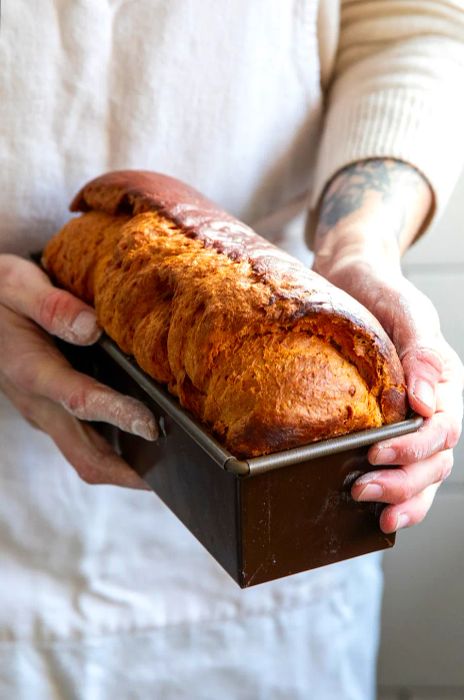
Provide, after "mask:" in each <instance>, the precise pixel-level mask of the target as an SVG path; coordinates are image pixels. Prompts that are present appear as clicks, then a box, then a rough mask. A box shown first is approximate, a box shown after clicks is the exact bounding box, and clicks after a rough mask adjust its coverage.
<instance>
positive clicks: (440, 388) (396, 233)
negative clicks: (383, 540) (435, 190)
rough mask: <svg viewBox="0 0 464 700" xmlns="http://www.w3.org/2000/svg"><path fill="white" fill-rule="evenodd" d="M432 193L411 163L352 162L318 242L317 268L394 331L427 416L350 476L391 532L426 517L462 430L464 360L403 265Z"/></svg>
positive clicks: (325, 206) (323, 217) (414, 400)
mask: <svg viewBox="0 0 464 700" xmlns="http://www.w3.org/2000/svg"><path fill="white" fill-rule="evenodd" d="M431 199H432V198H431V191H430V189H429V187H428V185H427V183H426V181H425V180H424V179H423V178H422V176H421V175H420V174H419V173H418V172H417V171H416V170H414V168H412V167H411V166H409V165H407V164H406V163H402V162H399V161H393V160H382V159H378V160H372V161H364V162H362V161H361V162H359V163H355V164H353V165H352V166H349V167H347V168H346V169H345V170H342V171H341V172H340V173H339V174H338V175H337V177H336V178H335V179H334V180H333V181H332V183H331V184H330V186H329V187H328V189H327V192H326V193H325V195H324V198H323V201H322V204H321V212H320V218H319V222H318V227H317V230H316V237H315V243H314V248H315V263H314V269H315V270H316V272H319V273H320V274H322V275H323V276H324V277H326V278H327V279H329V280H330V281H331V282H332V283H333V284H335V285H337V286H338V287H340V288H342V289H344V290H345V291H346V292H348V293H349V294H351V296H353V297H355V298H356V299H357V300H358V301H359V302H361V304H363V305H364V306H366V307H367V308H368V309H369V310H370V311H371V312H372V313H373V315H374V316H376V317H377V319H378V320H379V321H380V323H381V325H382V326H383V327H384V328H385V330H386V331H387V333H388V334H389V336H390V338H391V339H392V340H393V343H394V344H395V347H396V350H397V352H398V355H399V357H400V360H401V362H402V365H403V369H404V373H405V378H406V386H407V395H408V399H409V404H410V406H411V408H412V409H413V410H414V411H416V412H417V413H418V414H419V415H421V416H423V417H424V418H425V420H424V424H423V426H422V427H421V428H420V429H419V430H418V431H417V432H415V433H411V434H409V435H405V436H403V437H399V438H395V439H392V440H388V441H384V442H380V443H378V444H376V445H373V446H372V447H371V448H370V450H369V452H368V459H369V461H370V463H371V464H372V465H373V466H375V467H376V469H375V470H374V471H371V472H369V473H367V474H365V475H363V476H362V477H360V478H358V479H357V481H356V482H355V483H354V485H353V486H352V491H351V493H352V496H353V498H354V499H355V500H358V501H374V502H382V503H386V504H387V506H386V507H385V508H384V509H383V511H382V514H381V516H380V527H381V528H382V530H383V531H384V532H385V533H391V532H394V531H395V530H397V529H399V528H402V527H407V526H410V525H414V524H416V523H419V522H421V521H422V520H423V519H424V518H425V516H426V514H427V512H428V510H429V508H430V506H431V505H432V501H433V499H434V497H435V494H436V491H437V489H438V487H439V486H440V484H441V483H442V482H443V480H444V479H446V478H447V476H448V475H449V474H450V472H451V468H452V466H453V447H455V445H456V443H457V442H458V440H459V436H460V433H461V423H462V416H463V401H462V390H463V383H464V370H463V366H462V363H461V361H460V359H459V357H458V356H457V354H456V353H455V352H454V350H452V348H451V347H450V346H449V345H448V343H447V342H446V341H445V339H444V338H443V335H442V334H441V331H440V323H439V319H438V315H437V312H436V310H435V308H434V307H433V305H432V303H431V302H430V300H429V299H427V297H425V296H424V294H422V293H421V292H420V291H419V290H418V289H416V288H415V287H414V285H412V284H411V283H410V282H409V281H408V280H407V279H405V277H404V276H403V274H402V272H401V267H400V256H401V253H402V252H404V251H405V250H406V249H407V247H408V245H409V244H410V243H411V241H412V240H413V239H414V237H415V236H416V234H417V231H418V230H419V228H420V226H421V224H422V222H423V221H424V219H425V218H426V216H427V213H428V212H429V211H430V207H431ZM383 467H389V468H383Z"/></svg>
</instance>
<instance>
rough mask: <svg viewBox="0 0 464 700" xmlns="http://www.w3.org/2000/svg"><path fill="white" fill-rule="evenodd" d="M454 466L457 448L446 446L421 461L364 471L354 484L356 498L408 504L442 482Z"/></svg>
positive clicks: (352, 490)
mask: <svg viewBox="0 0 464 700" xmlns="http://www.w3.org/2000/svg"><path fill="white" fill-rule="evenodd" d="M452 468H453V451H452V450H444V451H443V452H439V453H438V454H435V455H433V456H432V457H429V458H428V459H425V460H423V461H421V462H415V463H414V464H409V465H406V466H403V467H397V468H393V469H382V470H378V471H374V472H369V473H368V474H364V475H363V476H361V477H360V478H359V479H357V480H356V482H355V483H354V484H353V486H352V489H351V494H352V496H353V498H354V499H355V500H356V501H376V502H379V503H392V504H402V503H403V504H404V503H406V502H407V501H409V500H410V499H411V498H414V497H415V496H417V495H418V494H420V493H421V492H422V491H424V490H425V489H426V488H427V487H428V486H430V484H435V483H441V482H442V481H444V480H445V479H447V478H448V476H449V475H450V473H451V470H452Z"/></svg>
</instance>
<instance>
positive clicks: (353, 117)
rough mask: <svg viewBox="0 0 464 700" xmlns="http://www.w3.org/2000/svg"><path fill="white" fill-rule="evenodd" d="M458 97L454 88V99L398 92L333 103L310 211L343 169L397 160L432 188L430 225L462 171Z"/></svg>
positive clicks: (462, 111) (463, 131)
mask: <svg viewBox="0 0 464 700" xmlns="http://www.w3.org/2000/svg"><path fill="white" fill-rule="evenodd" d="M447 87H448V86H447ZM437 92H438V94H437ZM459 92H460V91H459V89H458V86H456V95H452V96H450V94H449V89H447V90H446V92H445V91H444V90H443V91H436V90H433V91H424V90H421V91H419V90H418V91H413V90H411V89H410V88H401V87H398V88H390V89H383V90H381V91H378V92H374V93H369V94H365V95H355V96H347V97H345V96H343V97H339V98H338V99H334V101H333V103H332V104H331V105H330V107H329V110H328V113H327V115H326V121H325V126H324V131H323V135H322V140H321V144H320V149H319V154H318V161H317V166H316V172H315V179H314V186H313V189H312V194H311V209H312V210H313V212H314V211H315V210H316V211H317V207H318V204H319V202H320V198H321V195H322V194H323V191H324V189H325V187H326V186H327V184H328V183H329V182H330V180H331V179H332V178H333V176H334V175H335V174H336V173H337V172H338V171H339V170H341V169H342V168H345V167H346V166H347V165H350V164H351V163H354V162H357V161H360V160H365V159H368V158H396V159H398V160H402V161H405V162H407V163H410V164H411V165H413V166H414V167H415V168H417V170H418V171H419V172H421V174H422V175H423V176H424V177H425V178H426V179H427V180H428V182H429V184H430V185H431V187H432V190H433V192H434V195H435V207H434V211H433V212H431V216H430V217H428V220H427V223H428V224H429V223H430V220H431V219H432V218H434V217H436V215H437V213H439V212H441V211H442V210H443V208H444V207H445V205H446V203H447V201H448V199H449V196H450V194H451V192H452V190H453V187H454V185H455V183H456V180H457V178H458V176H459V173H460V170H461V168H462V166H463V161H464V148H463V144H464V127H463V122H464V98H463V97H462V96H461V95H460V94H459ZM432 215H433V216H432ZM316 219H317V215H316V216H315V215H313V216H311V217H310V220H311V224H312V225H311V226H310V229H313V228H314V227H315V225H316ZM309 233H310V235H309V239H310V241H309V242H310V243H312V235H311V231H310V232H309Z"/></svg>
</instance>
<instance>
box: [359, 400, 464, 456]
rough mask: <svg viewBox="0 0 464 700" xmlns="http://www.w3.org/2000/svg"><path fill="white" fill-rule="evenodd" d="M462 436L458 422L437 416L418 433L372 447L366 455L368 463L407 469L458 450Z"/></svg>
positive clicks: (455, 419) (447, 416)
mask: <svg viewBox="0 0 464 700" xmlns="http://www.w3.org/2000/svg"><path fill="white" fill-rule="evenodd" d="M460 434H461V422H460V420H459V418H456V417H455V416H450V415H448V414H446V413H436V414H435V415H434V416H432V418H428V419H427V420H426V421H424V424H423V425H422V427H421V428H419V430H418V431H416V432H415V433H409V434H408V435H403V436H402V437H399V438H395V439H394V440H387V441H385V442H380V443H377V444H376V445H373V446H372V447H371V448H370V449H369V452H368V454H367V457H368V460H369V462H370V463H371V464H372V465H374V466H376V465H379V464H392V465H405V464H412V463H413V462H418V461H421V460H424V459H427V458H428V457H431V456H432V455H433V454H435V453H437V452H439V451H441V450H448V449H452V448H453V447H455V446H456V445H457V443H458V440H459V436H460Z"/></svg>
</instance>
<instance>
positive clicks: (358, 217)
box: [314, 159, 432, 276]
mask: <svg viewBox="0 0 464 700" xmlns="http://www.w3.org/2000/svg"><path fill="white" fill-rule="evenodd" d="M431 204H432V193H431V190H430V188H429V186H428V184H427V182H426V181H425V180H424V179H423V177H422V176H421V175H420V174H419V173H418V172H417V171H416V170H415V169H414V168H413V167H411V166H410V165H407V164H406V163H402V162H400V161H395V160H389V159H376V160H367V161H360V162H358V163H354V164H352V165H350V166H348V167H347V168H345V169H344V170H342V171H340V172H339V173H338V174H337V175H336V176H335V177H334V179H333V180H332V181H331V182H330V184H329V185H328V187H327V189H326V191H325V193H324V195H323V197H322V200H321V203H320V207H319V215H318V224H317V227H316V232H315V239H314V252H315V257H316V260H315V268H316V269H319V270H320V271H321V272H322V274H325V275H326V276H329V275H330V273H331V270H332V268H334V267H336V268H338V267H339V265H340V264H342V263H343V260H345V261H346V260H348V261H353V262H362V263H364V264H368V265H375V266H376V267H381V268H384V269H387V270H390V272H391V273H393V272H397V271H398V270H399V264H400V258H401V255H402V254H403V253H404V252H405V250H406V249H407V248H408V247H409V245H410V244H411V242H412V241H413V240H414V239H415V237H416V236H417V234H418V232H419V231H420V229H421V226H422V225H423V223H424V221H425V220H426V218H427V213H428V212H429V211H430V207H431Z"/></svg>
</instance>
